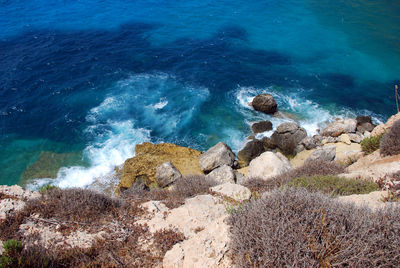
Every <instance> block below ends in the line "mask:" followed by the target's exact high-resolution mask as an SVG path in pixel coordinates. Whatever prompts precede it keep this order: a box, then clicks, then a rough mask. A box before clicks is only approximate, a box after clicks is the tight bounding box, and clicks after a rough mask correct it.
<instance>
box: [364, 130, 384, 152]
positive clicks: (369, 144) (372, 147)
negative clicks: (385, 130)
mask: <svg viewBox="0 0 400 268" xmlns="http://www.w3.org/2000/svg"><path fill="white" fill-rule="evenodd" d="M383 135H384V134H381V135H378V136H371V137H368V138H364V139H363V140H362V141H361V149H362V150H363V152H365V153H366V154H371V153H373V152H375V151H376V150H378V149H379V144H380V142H381V139H382V137H383Z"/></svg>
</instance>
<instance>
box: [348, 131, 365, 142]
mask: <svg viewBox="0 0 400 268" xmlns="http://www.w3.org/2000/svg"><path fill="white" fill-rule="evenodd" d="M346 135H347V136H349V139H350V141H351V142H355V143H361V141H362V140H363V137H362V136H361V134H360V133H355V134H353V133H349V134H346Z"/></svg>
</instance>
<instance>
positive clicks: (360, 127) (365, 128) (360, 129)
mask: <svg viewBox="0 0 400 268" xmlns="http://www.w3.org/2000/svg"><path fill="white" fill-rule="evenodd" d="M375 127H376V125H374V124H371V123H363V124H360V125H358V126H357V131H358V132H361V133H364V132H365V131H368V132H371V131H372V130H374V128H375Z"/></svg>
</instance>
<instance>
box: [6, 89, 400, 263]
mask: <svg viewBox="0 0 400 268" xmlns="http://www.w3.org/2000/svg"><path fill="white" fill-rule="evenodd" d="M271 98H272V96H270V95H268V94H264V95H262V96H259V97H256V98H255V99H254V101H253V103H252V104H251V105H252V106H253V107H254V109H255V110H257V111H261V112H265V113H275V112H276V111H277V105H276V102H275V103H274V100H273V98H272V99H271ZM399 120H400V113H398V114H396V115H394V116H392V117H391V118H390V119H389V120H388V121H387V123H386V124H382V125H378V126H375V125H374V124H373V123H372V121H371V118H370V117H368V116H359V117H357V118H355V119H338V120H336V121H335V122H332V123H330V124H329V125H327V126H326V127H325V128H324V129H322V130H320V131H319V132H318V133H319V134H318V135H314V136H313V137H309V136H308V135H307V132H306V130H305V129H304V128H302V127H300V126H299V125H297V124H296V123H294V122H288V123H283V124H281V125H279V126H278V127H277V128H276V130H275V131H274V132H273V134H272V135H271V137H270V138H267V137H264V138H262V139H257V138H255V137H254V136H253V137H251V138H250V139H249V140H248V142H247V143H246V145H245V146H244V148H243V149H242V150H240V151H239V152H238V154H237V155H235V153H234V152H233V151H232V150H231V148H230V147H229V146H228V145H226V144H224V143H222V142H219V143H217V144H216V145H214V146H213V147H211V148H209V149H208V150H207V151H206V152H200V151H197V150H194V149H191V148H186V147H182V146H178V145H175V144H168V143H161V144H152V143H143V144H139V145H137V146H136V155H135V156H134V157H133V158H130V159H127V160H126V161H125V163H124V165H123V166H122V167H121V168H117V169H116V173H117V175H118V176H119V177H120V182H119V184H118V185H117V187H116V189H115V194H116V196H118V197H117V198H116V197H110V196H106V195H104V194H100V193H95V192H92V191H88V190H81V189H75V190H73V189H72V190H61V189H51V188H49V189H44V190H41V191H40V192H37V191H33V192H32V191H29V190H24V189H22V188H21V187H20V186H1V187H0V225H1V226H0V227H1V228H2V231H0V239H1V240H3V242H6V241H7V239H18V240H20V241H23V243H24V245H25V249H26V250H28V249H29V250H32V245H35V247H34V248H35V249H37V248H36V247H38V246H39V248H40V249H41V250H44V251H45V252H52V253H51V254H53V255H49V257H47V258H48V262H49V263H52V262H53V261H54V262H55V263H57V262H58V261H60V259H59V255H57V254H58V253H57V252H59V251H63V252H64V251H65V252H70V250H76V249H79V250H77V251H74V252H75V253H73V254H75V255H68V256H69V257H68V258H69V259H68V258H67V260H66V259H63V261H64V262H66V263H68V264H69V265H72V264H73V265H77V264H79V265H81V264H82V263H84V264H85V265H89V264H95V263H96V262H95V261H97V264H99V263H100V264H105V263H108V264H110V266H111V267H140V266H142V267H143V266H152V267H236V266H237V267H247V266H246V265H245V266H243V265H238V263H240V260H239V259H238V257H235V254H236V253H235V252H234V249H235V246H233V245H232V239H234V237H235V236H233V233H234V230H236V229H235V228H237V227H235V226H234V225H232V222H234V221H235V220H234V218H232V217H238V215H239V214H240V213H242V212H243V213H244V212H246V211H247V210H248V209H250V207H251V206H252V204H256V203H257V202H258V201H257V200H268V198H272V196H275V197H277V196H278V197H279V193H281V192H284V193H286V192H287V193H292V192H291V191H294V190H286V188H284V186H285V185H289V184H288V183H293V181H294V179H299V178H300V179H304V178H306V179H310V178H311V179H314V178H315V176H314V175H318V176H320V177H321V176H323V175H324V176H325V175H329V176H330V177H329V176H328V177H326V178H325V177H323V179H330V180H339V179H340V180H345V179H343V178H347V179H349V181H348V182H349V183H352V184H354V185H356V186H352V187H353V188H354V189H355V190H354V189H353V188H351V187H350V188H351V190H349V192H346V193H345V191H347V189H346V190H343V189H342V188H340V189H334V186H331V185H328V186H329V187H331V188H332V189H334V190H335V191H336V190H337V191H338V193H342V192H343V194H339V196H333V197H332V199H329V200H331V201H329V202H334V203H335V202H337V204H339V205H338V206H339V207H340V206H345V205H343V204H351V205H350V207H349V209H355V210H357V207H363V208H365V207H366V208H368V211H369V212H366V213H375V212H374V211H379V209H389V210H390V209H392V208H400V206H399V205H398V204H399V203H398V202H393V201H396V200H392V199H393V196H391V195H392V194H393V193H396V192H395V191H394V192H393V191H392V192H391V191H389V189H395V190H396V189H397V188H396V187H398V186H399V185H400V178H399V179H398V180H397V179H396V178H397V177H396V176H398V175H393V174H400V154H396V155H389V156H383V155H381V154H380V151H379V149H378V150H376V151H374V152H372V153H371V154H366V153H365V152H364V151H363V148H362V146H361V144H360V143H362V141H363V140H364V139H366V138H371V137H378V136H379V135H382V134H384V133H388V132H390V131H391V129H392V127H393V126H394V125H395V124H399V125H400V123H396V122H400V121H399ZM396 127H397V126H396ZM252 130H253V132H254V134H257V133H262V132H265V131H271V130H272V123H271V122H269V121H262V122H256V123H254V124H253V126H252ZM397 138H400V137H397ZM396 142H397V140H396ZM318 176H317V177H318ZM320 177H318V178H317V179H319V178H320ZM399 177H400V176H399ZM350 179H353V180H350ZM345 183H347V181H345ZM378 185H379V187H378ZM307 187H308V186H307ZM307 187H306V188H307ZM335 187H336V186H335ZM340 187H342V186H340ZM368 187H369V188H368ZM367 188H368V189H369V190H368V189H367ZM307 189H308V188H307ZM363 189H367V190H363ZM329 191H330V190H329ZM363 191H365V193H364V192H363ZM399 191H400V189H399ZM311 192H312V191H311ZM299 193H301V194H305V193H304V192H301V191H300V192H293V193H292V194H294V195H298V194H299ZM327 193H328V194H332V193H333V192H327ZM87 196H90V198H89V197H87ZM275 197H274V198H275ZM312 198H317V196H313V195H312ZM318 198H319V197H318ZM324 198H325V197H324ZM329 198H331V197H329ZM82 200H83V201H82ZM388 200H390V201H391V202H385V201H388ZM74 202H75V203H77V205H76V206H75V207H73V208H70V207H69V206H73V204H74ZM82 202H83V203H82ZM335 204H336V203H335ZM102 205H103V206H102ZM57 206H59V207H57ZM67 207H68V208H67ZM59 209H61V211H58V210H59ZM64 209H65V211H63V210H64ZM81 209H82V211H80V210H81ZM86 210H87V212H86ZM63 213H64V214H67V213H71V215H72V216H70V218H68V217H66V216H65V215H64V214H63ZM80 213H81V214H82V215H81V216H79V217H80V218H79V217H78V215H80ZM385 213H386V212H385ZM74 214H76V218H75V217H74V216H73V215H74ZM68 215H69V214H68ZM235 215H236V216H235ZM371 215H375V214H371ZM374 217H375V216H374ZM94 222H96V224H94ZM397 224H398V223H397ZM396 226H397V225H396ZM392 227H393V226H392ZM392 227H391V228H392ZM360 228H361V227H360ZM393 228H395V227H393ZM396 230H397V229H396ZM129 237H131V238H129ZM132 237H134V240H132V239H133V238H132ZM110 241H117V242H115V243H116V244H112V243H111V242H110ZM128 241H130V242H128ZM132 241H133V242H132ZM160 241H161V242H160ZM110 243H111V244H110ZM113 243H114V242H113ZM99 245H101V246H99ZM0 248H1V250H3V248H2V247H0ZM105 248H106V249H107V250H108V251H104V249H105ZM87 250H89V251H90V250H92V251H91V252H92V254H94V253H93V251H94V252H96V254H97V255H96V254H94V255H93V256H94V257H90V258H89V260H87V259H85V258H88V257H87V256H88V253H87V252H88V251H87ZM21 252H22V253H23V252H25V251H24V250H23V249H21ZM54 252H56V253H54ZM77 252H78V253H77ZM82 252H83V253H82ZM122 252H125V253H122ZM126 252H128V253H127V254H126ZM0 253H2V254H3V255H2V256H6V255H4V254H10V253H9V252H8V251H7V250H6V251H3V252H1V251H0ZM22 253H21V254H22ZM81 253H82V254H83V255H80V254H81ZM46 254H47V253H46ZM49 254H50V253H49ZM54 254H55V255H54ZM68 254H69V253H68ZM71 254H72V253H71ZM104 254H105V255H104ZM118 254H121V255H118ZM129 254H130V255H129ZM135 254H136V255H135ZM246 254H249V253H246ZM387 254H392V251H390V253H387ZM7 256H8V255H7ZM75 256H78V257H75ZM82 256H86V257H82ZM90 256H92V255H90ZM129 256H131V257H129ZM135 256H136V257H135ZM246 256H247V255H246ZM246 256H245V257H244V259H246V258H249V261H250V264H251V263H252V262H253V261H255V260H254V259H252V258H253V257H246ZM249 256H250V255H249ZM390 256H392V255H390ZM10 258H11V257H10ZM91 258H93V259H91ZM310 258H311V257H310ZM311 259H312V258H311ZM0 261H3V259H1V260H0ZM67 261H68V262H67ZM324 261H327V262H328V263H329V264H330V263H331V262H333V260H324ZM350 263H351V262H350ZM387 263H390V264H393V263H397V264H399V263H400V262H399V261H398V260H395V259H393V260H390V261H389V262H387ZM250 266H251V265H250ZM267 266H268V265H267ZM5 267H8V266H5ZM270 267H272V266H270ZM327 267H328V266H327Z"/></svg>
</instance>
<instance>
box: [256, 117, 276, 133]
mask: <svg viewBox="0 0 400 268" xmlns="http://www.w3.org/2000/svg"><path fill="white" fill-rule="evenodd" d="M251 130H253V133H262V132H265V131H270V130H272V123H271V121H268V120H266V121H261V122H257V123H254V124H253V125H251Z"/></svg>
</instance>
